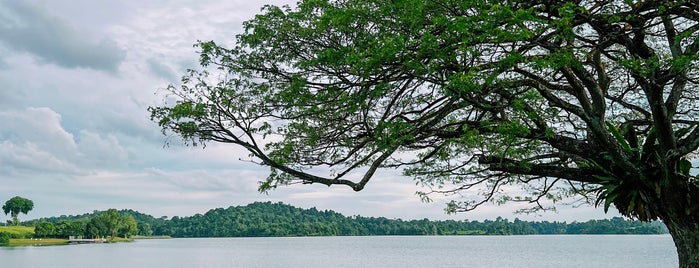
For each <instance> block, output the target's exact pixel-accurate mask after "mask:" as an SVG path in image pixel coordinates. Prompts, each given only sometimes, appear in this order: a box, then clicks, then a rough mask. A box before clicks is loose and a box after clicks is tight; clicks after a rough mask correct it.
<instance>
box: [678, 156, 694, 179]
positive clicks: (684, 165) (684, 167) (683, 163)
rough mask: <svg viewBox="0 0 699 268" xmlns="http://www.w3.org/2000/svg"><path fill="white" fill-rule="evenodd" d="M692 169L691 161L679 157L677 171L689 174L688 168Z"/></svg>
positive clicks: (683, 174)
mask: <svg viewBox="0 0 699 268" xmlns="http://www.w3.org/2000/svg"><path fill="white" fill-rule="evenodd" d="M690 169H692V162H690V161H689V160H687V159H684V158H682V159H680V163H679V172H680V175H682V176H687V177H688V176H689V170H690Z"/></svg>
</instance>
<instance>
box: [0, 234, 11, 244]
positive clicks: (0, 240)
mask: <svg viewBox="0 0 699 268" xmlns="http://www.w3.org/2000/svg"><path fill="white" fill-rule="evenodd" d="M8 244H10V234H8V233H0V246H6V245H8Z"/></svg>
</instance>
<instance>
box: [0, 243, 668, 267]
mask: <svg viewBox="0 0 699 268" xmlns="http://www.w3.org/2000/svg"><path fill="white" fill-rule="evenodd" d="M676 254H677V253H676V251H675V247H674V244H673V243H672V238H671V237H670V236H669V235H550V236H544V235H534V236H363V237H270V238H188V239H162V240H137V241H135V242H132V243H114V244H83V245H66V246H43V247H0V266H1V267H70V268H81V267H85V268H94V267H100V268H109V267H130V268H133V267H520V268H521V267H537V268H538V267H568V268H571V267H595V268H602V267H615V268H618V267H649V268H650V267H653V268H658V267H677V266H678V261H677V255H676Z"/></svg>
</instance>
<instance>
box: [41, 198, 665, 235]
mask: <svg viewBox="0 0 699 268" xmlns="http://www.w3.org/2000/svg"><path fill="white" fill-rule="evenodd" d="M101 214H102V212H99V211H95V212H93V213H88V214H83V215H79V216H60V217H52V218H44V219H39V220H34V221H30V222H28V223H29V224H38V223H40V222H51V223H54V224H57V225H58V224H61V222H63V223H64V224H65V223H68V222H73V221H79V222H89V221H90V219H92V218H93V217H95V216H97V215H101ZM119 214H121V215H129V216H132V217H133V218H134V219H135V220H136V222H137V223H138V224H137V226H138V234H139V235H143V236H172V237H265V236H357V235H532V234H664V233H667V229H666V228H665V226H664V225H663V224H662V223H660V222H652V223H644V222H639V221H629V220H625V219H623V218H620V217H615V218H612V219H606V220H591V221H588V222H572V223H566V222H556V221H554V222H549V221H537V222H529V221H521V220H519V219H515V220H514V221H509V220H507V219H503V218H500V217H498V218H497V219H495V220H485V221H483V222H479V221H455V220H446V221H430V220H427V219H423V220H409V221H407V220H400V219H387V218H383V217H379V218H375V217H362V216H351V217H347V216H344V215H342V214H340V213H337V212H334V211H330V210H323V211H320V210H317V209H316V208H310V209H301V208H297V207H293V206H290V205H286V204H283V203H271V202H256V203H252V204H249V205H246V206H237V207H229V208H226V209H223V208H217V209H212V210H209V211H208V212H206V213H205V214H203V215H202V214H196V215H194V216H191V217H177V216H175V217H172V218H171V219H168V218H167V217H160V218H155V217H153V216H150V215H146V214H143V213H140V212H137V211H133V210H121V211H119Z"/></svg>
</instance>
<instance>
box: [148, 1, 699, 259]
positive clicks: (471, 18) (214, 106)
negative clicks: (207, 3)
mask: <svg viewBox="0 0 699 268" xmlns="http://www.w3.org/2000/svg"><path fill="white" fill-rule="evenodd" d="M244 28H245V32H244V33H242V34H240V35H238V36H237V38H236V40H235V42H234V44H235V45H234V46H233V47H230V48H226V47H223V46H221V45H219V44H217V43H215V42H213V41H206V42H200V43H198V44H197V47H198V48H199V49H200V52H199V53H200V64H201V65H202V66H203V67H204V70H202V71H195V70H191V71H189V72H188V73H187V74H186V75H185V76H184V77H183V79H182V83H181V84H180V85H171V86H170V87H169V88H168V91H169V93H170V94H169V95H168V96H167V97H168V98H167V99H168V100H169V101H170V102H169V103H167V104H164V105H162V106H159V107H151V108H150V112H151V119H152V120H153V121H155V122H157V123H158V124H159V125H160V126H161V127H162V129H163V132H164V133H166V134H174V135H176V136H179V137H181V138H183V139H184V140H185V142H187V143H188V144H193V145H198V144H203V143H206V142H223V143H230V144H234V145H237V146H240V147H242V148H244V149H246V150H248V151H249V152H250V155H251V158H252V161H255V162H258V163H260V164H262V165H264V166H267V167H269V168H270V169H271V170H270V175H269V177H268V178H267V179H266V180H264V181H263V182H262V183H261V184H260V190H261V191H266V190H269V189H273V188H275V187H277V186H281V185H288V184H291V183H304V184H308V183H321V184H325V185H345V186H348V187H351V189H353V190H356V191H359V190H362V189H363V188H364V187H365V186H366V185H367V183H368V182H369V181H371V180H372V179H374V177H375V174H376V172H377V171H378V170H380V169H385V168H389V169H390V168H399V169H400V170H402V171H403V172H404V173H405V174H406V175H408V176H411V177H413V178H414V179H415V180H416V181H417V182H418V184H422V185H425V186H427V187H430V190H429V191H427V192H425V193H423V197H426V198H425V199H429V196H428V195H427V194H430V193H445V194H454V193H457V194H460V195H452V196H464V197H466V199H457V200H454V201H453V202H452V203H450V204H449V205H448V207H447V208H448V210H449V211H451V212H454V211H466V210H471V209H474V208H475V207H477V206H478V205H480V204H483V203H485V202H494V203H504V202H509V201H519V202H529V203H531V204H532V207H531V208H530V210H529V211H532V210H534V211H536V210H541V209H549V208H550V205H549V204H547V203H544V202H543V201H546V200H550V201H552V202H553V203H555V202H559V201H561V200H563V199H565V198H568V197H577V198H580V199H579V200H580V201H581V202H587V203H595V204H597V205H599V206H603V207H604V209H605V210H607V209H608V208H609V207H611V206H612V205H613V206H614V207H616V208H617V209H618V210H619V212H620V213H621V214H623V215H626V216H628V217H632V218H635V219H640V220H644V221H650V220H655V219H661V220H663V221H664V222H665V223H666V224H667V226H668V228H669V229H670V231H671V233H672V234H673V238H674V239H675V242H676V245H678V252H679V253H680V265H681V266H694V267H696V266H699V255H697V254H696V252H698V251H699V241H698V240H696V239H695V238H696V237H699V179H698V178H697V176H696V174H697V172H696V168H697V167H695V165H696V162H692V160H693V159H694V157H695V156H696V154H697V152H698V151H697V149H698V148H699V127H697V126H698V125H699V121H698V120H697V119H698V118H699V102H698V101H697V100H698V99H699V88H698V85H699V72H698V71H697V70H698V68H697V64H698V63H699V3H698V2H697V1H695V0H681V1H650V0H647V1H626V0H610V1H598V0H583V1H555V0H554V1H551V0H547V1H505V0H486V1H483V0H463V1H449V0H437V1H420V0H403V1H385V0H379V1H373V0H372V1H369V0H338V1H330V0H305V1H303V0H302V1H300V2H299V3H298V5H297V6H296V7H295V8H291V7H275V6H266V7H265V8H264V9H263V10H262V12H261V14H258V15H257V16H255V18H253V19H252V20H250V21H247V22H245V23H244ZM209 74H211V75H209ZM518 188H519V189H518ZM680 240H684V241H680Z"/></svg>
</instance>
